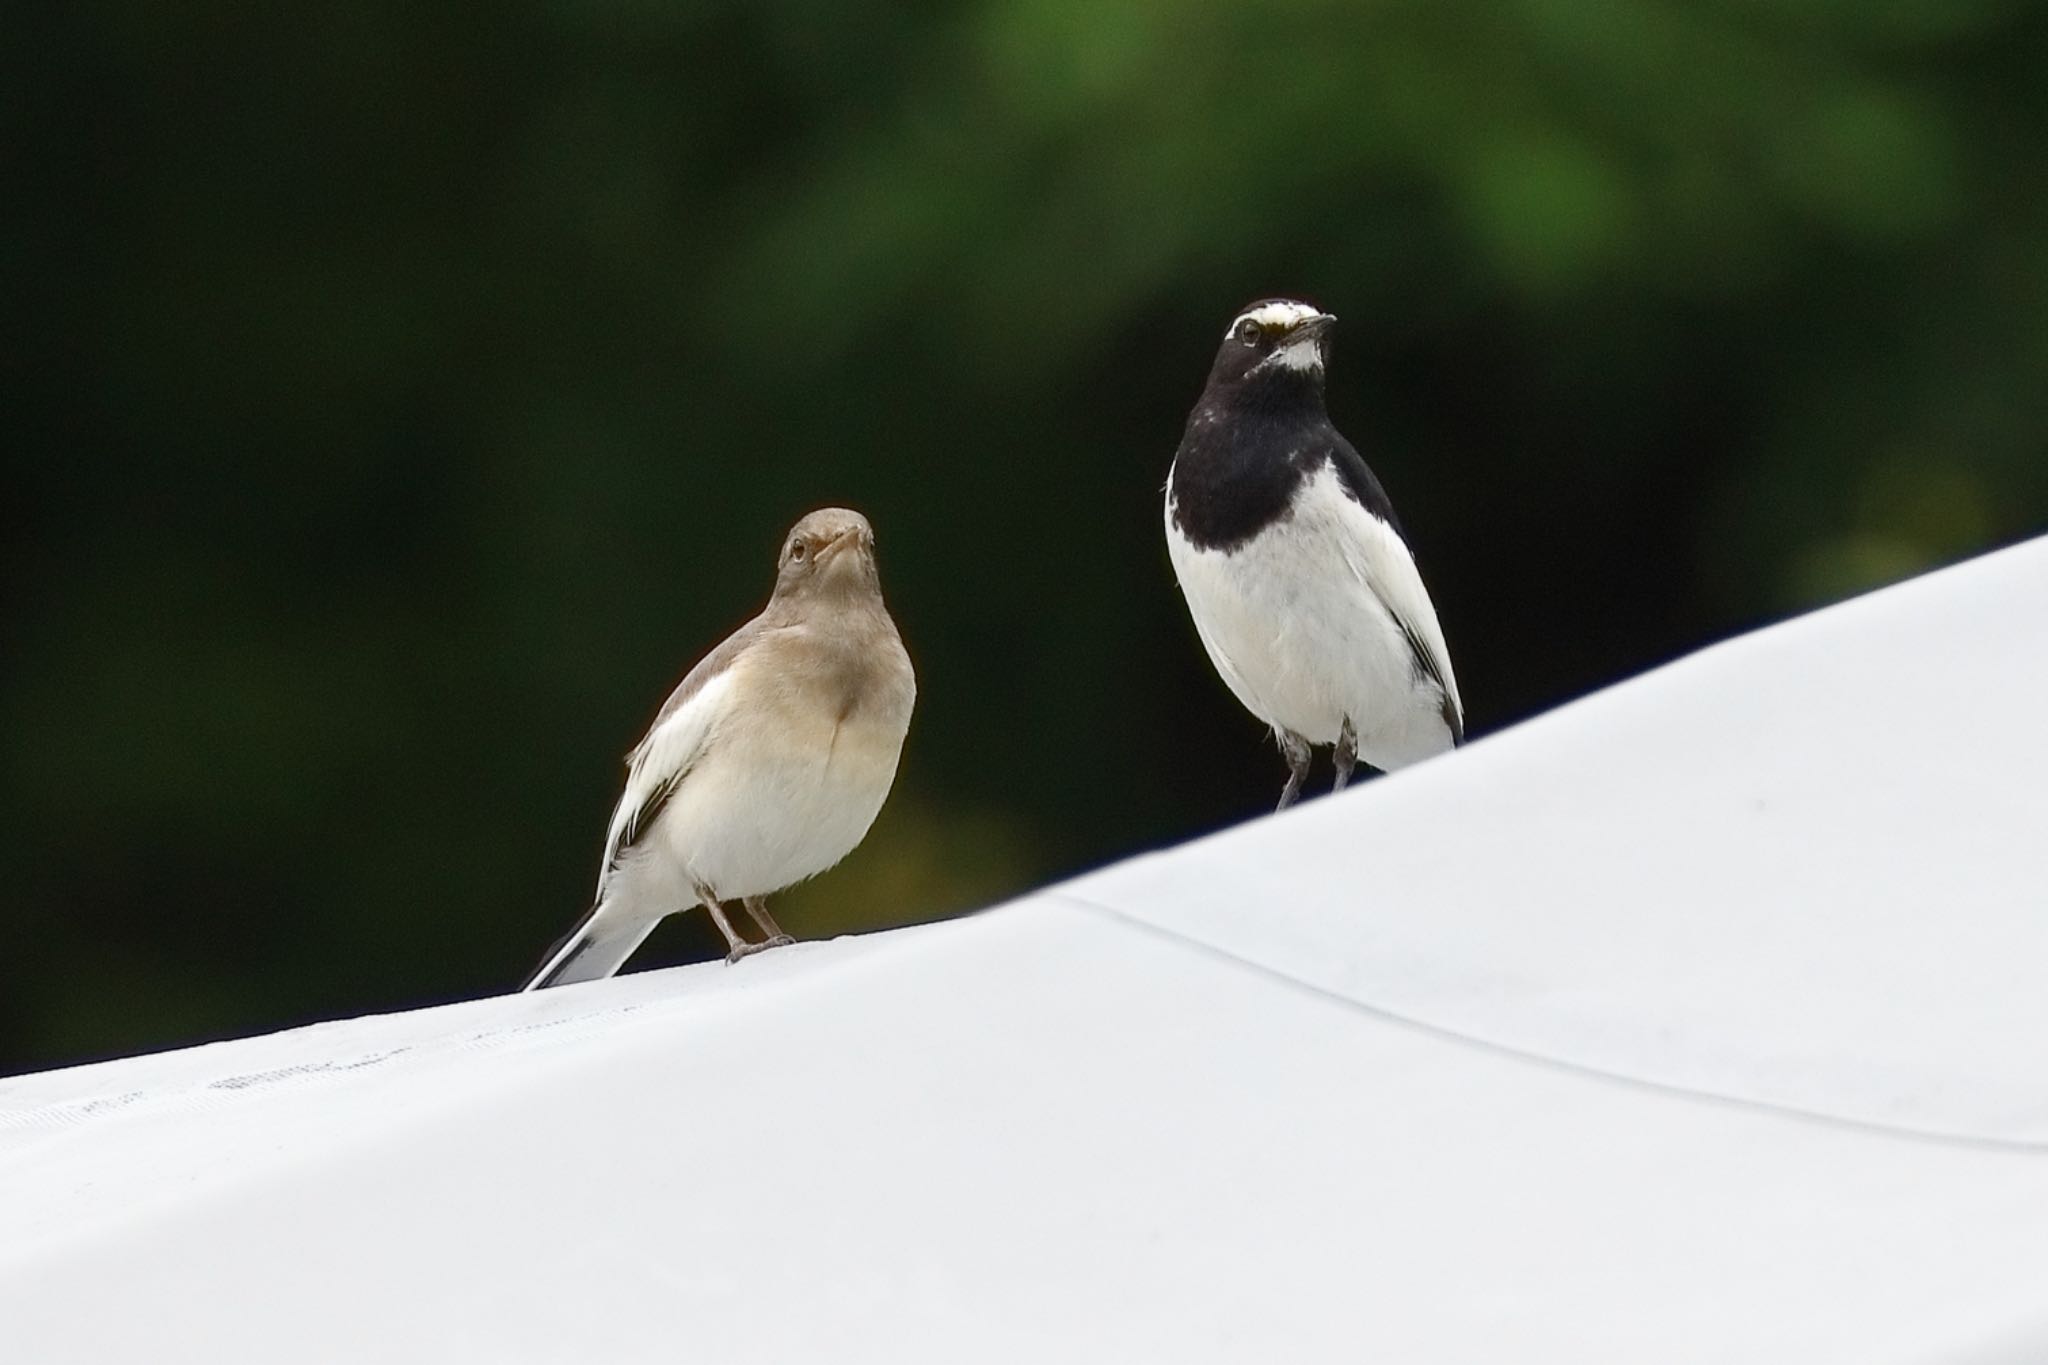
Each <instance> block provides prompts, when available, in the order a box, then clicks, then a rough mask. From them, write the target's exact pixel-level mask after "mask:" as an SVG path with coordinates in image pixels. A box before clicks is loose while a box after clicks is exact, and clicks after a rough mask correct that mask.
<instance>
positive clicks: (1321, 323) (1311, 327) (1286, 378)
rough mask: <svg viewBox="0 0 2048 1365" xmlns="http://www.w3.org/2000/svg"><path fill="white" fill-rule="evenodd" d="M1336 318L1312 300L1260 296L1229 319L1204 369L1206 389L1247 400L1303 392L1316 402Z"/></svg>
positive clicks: (1291, 396) (1216, 395) (1289, 396)
mask: <svg viewBox="0 0 2048 1365" xmlns="http://www.w3.org/2000/svg"><path fill="white" fill-rule="evenodd" d="M1336 321H1337V319H1336V317H1335V316H1334V315H1332V314H1330V313H1325V312H1323V311H1322V310H1321V309H1319V308H1317V307H1316V306H1315V305H1314V304H1310V303H1302V302H1300V301H1299V300H1296V299H1260V300H1259V301H1258V302H1257V303H1253V304H1247V305H1246V306H1245V307H1244V308H1243V309H1242V310H1241V311H1240V312H1239V313H1238V315H1237V316H1236V317H1234V318H1232V319H1231V320H1230V326H1229V328H1228V329H1227V330H1226V331H1225V332H1224V333H1223V345H1222V346H1220V347H1218V348H1217V351H1216V363H1215V364H1214V365H1213V366H1211V367H1210V369H1209V386H1208V394H1209V395H1210V396H1212V397H1241V398H1244V399H1248V400H1251V401H1270V400H1282V401H1284V400H1286V399H1289V398H1296V397H1306V398H1308V399H1310V400H1311V401H1313V402H1315V403H1316V404H1318V405H1320V404H1321V402H1322V394H1323V370H1324V367H1325V366H1327V365H1328V364H1329V360H1330V327H1331V325H1332V324H1333V323H1335V322H1336Z"/></svg>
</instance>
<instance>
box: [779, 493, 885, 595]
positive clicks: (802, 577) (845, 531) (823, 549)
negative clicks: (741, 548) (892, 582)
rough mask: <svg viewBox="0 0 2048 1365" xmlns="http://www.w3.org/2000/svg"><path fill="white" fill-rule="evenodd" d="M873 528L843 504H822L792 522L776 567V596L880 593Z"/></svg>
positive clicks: (864, 518)
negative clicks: (834, 505)
mask: <svg viewBox="0 0 2048 1365" xmlns="http://www.w3.org/2000/svg"><path fill="white" fill-rule="evenodd" d="M880 591H881V576H880V574H879V573H878V572H877V571H876V568H875V532H874V528H873V527H871V526H869V525H868V519H867V518H866V517H864V516H862V515H861V514H860V513H858V512H855V511H851V510H849V509H848V508H844V507H823V508H820V509H818V510H817V511H815V512H812V513H811V514H810V515H808V516H806V517H805V518H804V519H803V520H802V521H799V522H798V523H797V524H796V525H795V526H792V527H791V528H790V531H789V536H788V538H787V539H786V540H784V541H783V542H782V557H781V559H780V560H779V561H778V563H777V565H776V570H775V596H776V598H777V599H778V600H783V599H802V598H818V597H825V596H831V595H837V594H855V595H867V594H879V593H880Z"/></svg>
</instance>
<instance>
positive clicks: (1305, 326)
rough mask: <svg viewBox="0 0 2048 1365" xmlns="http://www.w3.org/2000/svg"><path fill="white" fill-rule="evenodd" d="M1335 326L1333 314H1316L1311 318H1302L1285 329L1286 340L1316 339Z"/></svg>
mask: <svg viewBox="0 0 2048 1365" xmlns="http://www.w3.org/2000/svg"><path fill="white" fill-rule="evenodd" d="M1336 325H1337V315H1336V314H1335V313H1318V314H1316V315H1315V316H1314V317H1312V318H1303V319H1302V320H1301V321H1300V322H1297V323H1295V324H1294V326H1292V327H1290V328H1288V329H1287V339H1288V340H1289V341H1294V340H1297V339H1300V338H1311V339H1313V338H1318V337H1321V336H1322V335H1324V334H1325V333H1326V332H1328V331H1329V330H1330V329H1331V328H1332V327H1335V326H1336Z"/></svg>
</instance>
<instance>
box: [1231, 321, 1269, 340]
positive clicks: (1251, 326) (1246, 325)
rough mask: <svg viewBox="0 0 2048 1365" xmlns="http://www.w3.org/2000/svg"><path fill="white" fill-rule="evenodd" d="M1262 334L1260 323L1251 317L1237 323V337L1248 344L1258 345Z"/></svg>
mask: <svg viewBox="0 0 2048 1365" xmlns="http://www.w3.org/2000/svg"><path fill="white" fill-rule="evenodd" d="M1262 335H1263V333H1262V332H1261V331H1260V329H1259V324H1258V323H1256V322H1253V321H1252V320H1251V319H1250V318H1246V319H1245V320H1244V321H1243V322H1240V323H1238V324H1237V339H1238V340H1239V341H1242V342H1243V343H1244V344H1245V345H1247V346H1256V345H1258V344H1259V338H1260V336H1262Z"/></svg>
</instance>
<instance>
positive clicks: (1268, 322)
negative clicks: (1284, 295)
mask: <svg viewBox="0 0 2048 1365" xmlns="http://www.w3.org/2000/svg"><path fill="white" fill-rule="evenodd" d="M1322 311H1323V310H1322V309H1320V308H1317V307H1316V306H1315V305H1314V304H1308V303H1298V302H1296V301H1295V300H1293V299H1276V300H1274V301H1273V302H1271V303H1262V304H1260V305H1259V306H1258V307H1256V308H1247V309H1246V310H1245V311H1244V312H1242V313H1239V314H1238V315H1237V316H1236V317H1234V318H1232V319H1231V320H1230V325H1229V326H1228V327H1226V328H1224V329H1223V335H1224V336H1226V337H1227V336H1229V335H1230V334H1231V333H1233V332H1235V331H1236V330H1237V325H1238V324H1239V323H1240V322H1243V321H1244V320H1245V319H1246V318H1250V319H1251V320H1252V321H1253V322H1256V323H1258V324H1259V326H1261V327H1292V326H1293V325H1294V324H1295V323H1297V322H1300V321H1301V320H1302V319H1304V318H1312V317H1317V316H1320V315H1321V313H1322Z"/></svg>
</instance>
